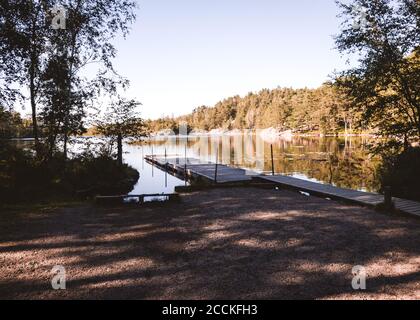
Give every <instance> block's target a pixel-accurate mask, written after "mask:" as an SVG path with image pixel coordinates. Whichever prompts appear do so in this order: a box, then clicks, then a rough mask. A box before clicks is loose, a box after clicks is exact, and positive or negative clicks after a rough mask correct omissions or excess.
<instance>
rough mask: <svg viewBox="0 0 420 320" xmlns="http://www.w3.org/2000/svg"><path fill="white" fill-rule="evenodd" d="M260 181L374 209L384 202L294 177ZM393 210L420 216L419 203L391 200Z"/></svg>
mask: <svg viewBox="0 0 420 320" xmlns="http://www.w3.org/2000/svg"><path fill="white" fill-rule="evenodd" d="M260 179H264V180H266V181H270V182H274V183H278V184H279V185H285V186H288V187H292V188H296V189H300V190H302V191H306V192H309V193H311V192H312V193H317V194H322V195H324V196H327V197H333V198H337V199H341V200H349V201H353V202H356V203H359V204H362V205H366V206H371V207H374V206H376V205H378V204H381V203H383V202H384V196H383V195H381V194H378V193H372V192H363V191H358V190H352V189H344V188H339V187H336V186H332V185H326V184H321V183H316V182H312V181H307V180H302V179H297V178H294V177H289V176H283V175H276V176H263V177H260ZM392 200H393V202H394V204H395V208H396V209H397V210H399V211H402V212H405V213H408V214H411V215H416V216H420V203H419V202H416V201H411V200H405V199H400V198H393V199H392Z"/></svg>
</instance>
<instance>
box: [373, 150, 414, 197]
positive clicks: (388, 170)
mask: <svg viewBox="0 0 420 320" xmlns="http://www.w3.org/2000/svg"><path fill="white" fill-rule="evenodd" d="M381 184H382V187H385V186H390V187H391V188H392V194H393V196H396V197H400V198H405V199H411V200H417V201H420V148H418V147H417V148H409V149H407V150H406V151H404V152H402V153H401V154H398V155H395V156H390V157H387V158H385V159H384V163H383V165H382V168H381Z"/></svg>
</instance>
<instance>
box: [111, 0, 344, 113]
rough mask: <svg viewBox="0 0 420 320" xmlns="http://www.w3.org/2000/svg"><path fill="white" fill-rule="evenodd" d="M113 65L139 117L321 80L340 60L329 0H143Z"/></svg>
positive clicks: (331, 0)
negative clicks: (139, 111)
mask: <svg viewBox="0 0 420 320" xmlns="http://www.w3.org/2000/svg"><path fill="white" fill-rule="evenodd" d="M138 5H139V9H138V13H137V15H138V16H137V22H136V24H135V25H134V26H133V29H132V31H131V33H130V35H129V36H128V38H127V39H126V40H125V41H124V40H118V41H117V42H116V46H117V48H118V50H119V53H118V58H117V59H116V61H115V67H116V69H117V70H118V71H119V72H120V73H121V74H122V75H124V76H126V77H128V78H129V79H130V81H131V88H130V89H129V90H128V91H127V93H126V95H127V97H128V98H136V99H138V100H139V101H140V102H142V103H143V107H142V116H143V117H145V118H157V117H160V116H162V115H169V116H171V115H175V116H177V115H181V114H186V113H189V112H190V111H192V109H194V108H195V107H198V106H201V105H208V106H213V105H214V104H215V103H216V102H217V101H219V100H222V99H224V98H227V97H229V96H233V95H236V94H239V95H241V96H242V95H245V94H247V93H248V92H250V91H259V90H260V89H263V88H276V87H278V86H281V87H294V88H298V87H305V86H306V87H310V88H313V87H318V86H319V85H321V84H322V83H323V82H324V81H326V80H327V79H328V76H329V75H330V74H331V73H332V72H333V71H334V69H338V70H339V69H343V68H344V67H345V59H344V58H341V57H340V55H339V54H338V52H337V51H336V50H335V49H334V40H333V35H335V34H337V33H338V31H339V19H338V18H337V17H336V16H337V14H338V9H337V6H336V4H335V2H334V0H177V1H174V0H142V1H138Z"/></svg>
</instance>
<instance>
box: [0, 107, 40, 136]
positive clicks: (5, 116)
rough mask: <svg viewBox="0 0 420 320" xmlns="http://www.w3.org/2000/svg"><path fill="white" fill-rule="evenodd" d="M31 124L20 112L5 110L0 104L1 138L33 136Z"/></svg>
mask: <svg viewBox="0 0 420 320" xmlns="http://www.w3.org/2000/svg"><path fill="white" fill-rule="evenodd" d="M31 130H32V129H31V124H30V122H29V121H25V120H24V119H22V118H21V116H20V114H19V113H17V112H13V111H7V110H4V108H2V107H1V106H0V139H10V138H27V137H30V136H31Z"/></svg>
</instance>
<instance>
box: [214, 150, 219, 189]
mask: <svg viewBox="0 0 420 320" xmlns="http://www.w3.org/2000/svg"><path fill="white" fill-rule="evenodd" d="M218 167H219V147H217V149H216V167H215V169H214V183H217V170H218Z"/></svg>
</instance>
